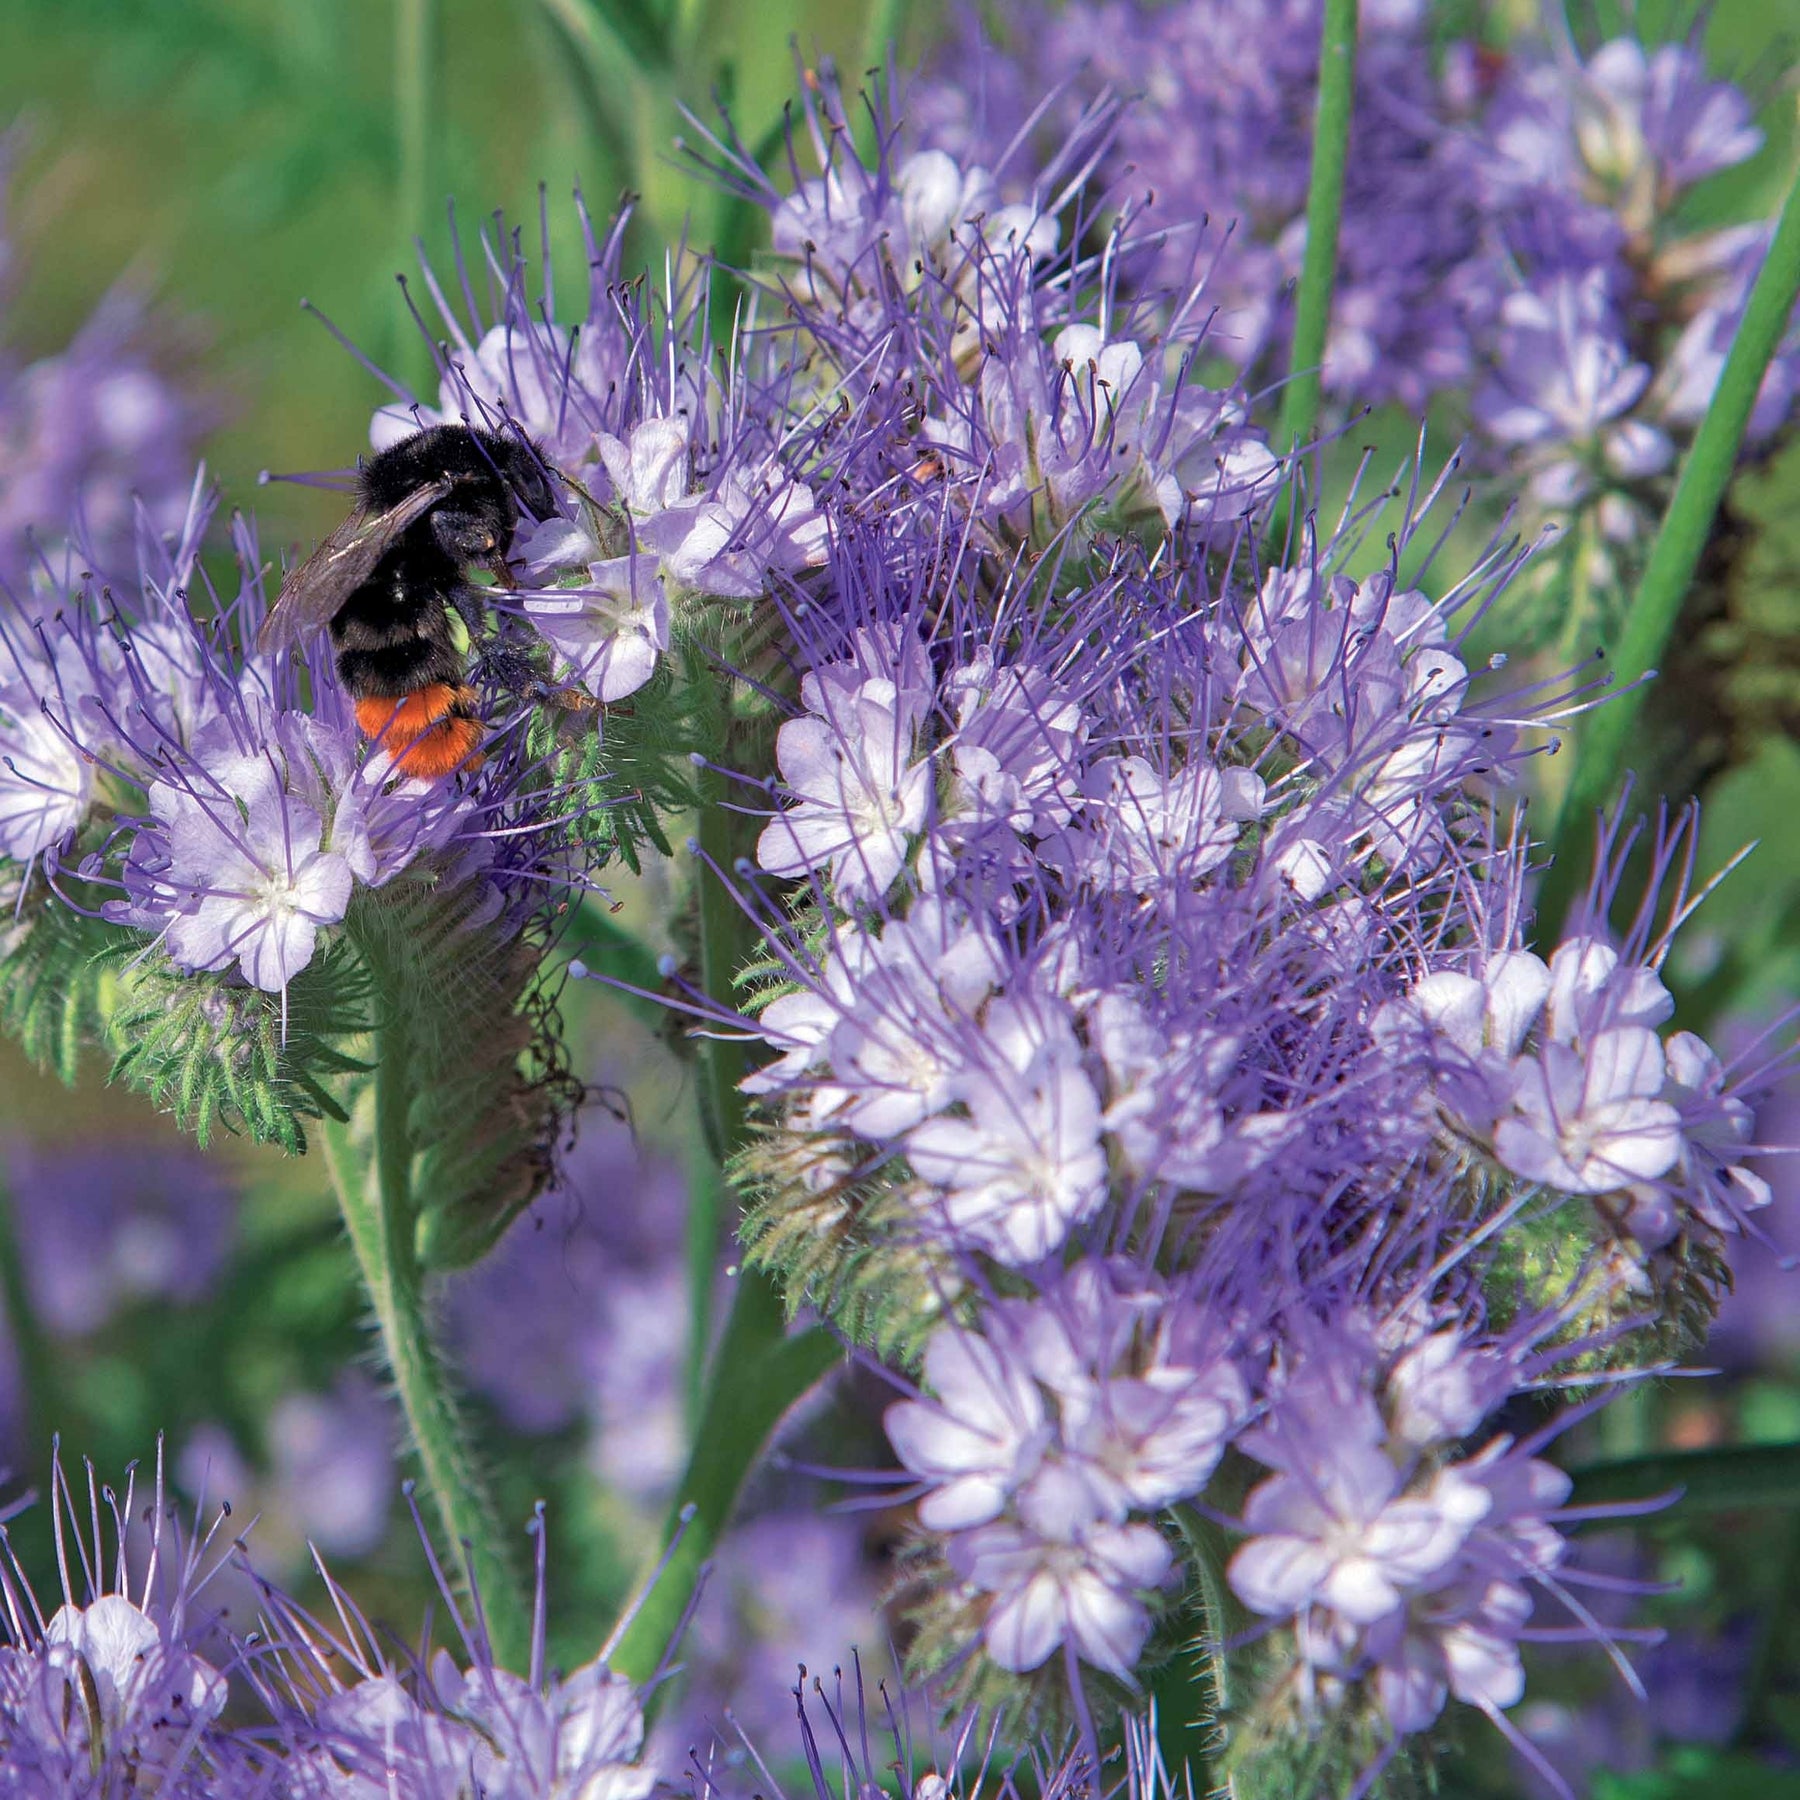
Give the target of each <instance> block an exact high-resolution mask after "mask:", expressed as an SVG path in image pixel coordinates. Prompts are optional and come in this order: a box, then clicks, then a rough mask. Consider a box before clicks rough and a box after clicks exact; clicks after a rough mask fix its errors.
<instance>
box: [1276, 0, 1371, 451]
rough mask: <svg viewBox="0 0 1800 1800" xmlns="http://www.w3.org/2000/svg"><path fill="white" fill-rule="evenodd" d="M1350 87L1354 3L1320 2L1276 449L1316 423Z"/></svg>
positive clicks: (1301, 437) (1299, 440) (1298, 441)
mask: <svg viewBox="0 0 1800 1800" xmlns="http://www.w3.org/2000/svg"><path fill="white" fill-rule="evenodd" d="M1355 82H1356V0H1325V24H1324V29H1323V31H1322V33H1321V34H1320V38H1319V103H1318V108H1317V110H1316V111H1315V113H1314V114H1313V151H1312V175H1311V179H1310V180H1309V182H1308V184H1307V190H1306V254H1305V256H1304V258H1303V259H1302V261H1301V264H1300V285H1299V287H1298V288H1297V289H1296V291H1295V295H1294V348H1293V355H1292V357H1291V359H1290V361H1289V364H1288V370H1289V373H1288V383H1287V387H1286V388H1285V389H1284V390H1283V393H1282V397H1281V443H1282V445H1283V446H1284V447H1285V448H1286V449H1288V450H1290V451H1291V450H1294V449H1296V448H1298V447H1299V446H1300V445H1302V444H1304V443H1305V442H1306V441H1307V440H1308V439H1310V438H1311V436H1312V434H1313V427H1314V425H1315V424H1316V423H1317V421H1318V416H1319V367H1320V364H1321V363H1323V362H1324V360H1325V329H1326V326H1327V325H1328V324H1329V323H1330V320H1331V288H1332V282H1333V280H1334V278H1335V277H1336V274H1337V249H1338V225H1339V222H1340V220H1341V219H1342V216H1343V210H1344V164H1345V162H1346V161H1347V160H1348V157H1349V149H1350V108H1351V101H1352V94H1353V90H1354V87H1355Z"/></svg>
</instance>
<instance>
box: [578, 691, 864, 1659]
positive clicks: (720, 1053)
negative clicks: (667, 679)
mask: <svg viewBox="0 0 1800 1800" xmlns="http://www.w3.org/2000/svg"><path fill="white" fill-rule="evenodd" d="M688 679H689V681H690V683H691V684H692V685H693V686H694V688H695V689H696V690H697V691H696V696H695V697H696V700H697V701H699V702H700V704H699V705H698V706H697V707H696V709H695V710H696V712H697V714H699V715H700V716H703V717H705V716H706V715H707V714H709V713H710V715H711V716H710V717H709V718H707V730H706V736H707V739H708V741H709V746H710V748H711V758H710V760H712V761H713V762H717V763H720V764H723V765H725V766H728V767H729V766H734V762H748V763H749V764H751V765H754V763H755V762H756V761H757V758H756V757H755V755H754V753H753V752H751V751H749V750H748V748H747V746H745V745H744V744H742V743H740V742H738V740H737V739H736V737H735V736H734V732H733V724H734V715H733V710H732V706H733V703H732V695H731V690H730V687H729V686H728V685H725V683H726V681H727V678H725V677H722V676H721V675H720V674H719V673H718V672H717V670H715V669H714V668H712V667H711V666H710V665H709V664H707V663H706V661H705V660H704V659H700V658H696V659H695V661H694V663H693V665H692V667H691V668H690V670H689V676H688ZM724 800H725V782H724V779H723V777H721V776H718V775H716V774H714V773H712V771H711V770H710V769H708V770H705V771H703V773H702V777H701V781H700V816H699V822H698V825H697V827H696V836H697V838H698V848H699V850H700V852H701V857H700V858H699V859H698V862H697V867H696V870H695V880H696V882H697V883H698V891H697V895H696V899H697V902H698V910H699V918H700V972H701V981H702V983H703V984H704V986H705V989H706V993H707V995H708V996H709V997H710V998H711V999H713V1000H715V1001H717V1002H718V1003H719V1004H721V1005H722V1006H726V1007H735V1006H736V1004H737V974H738V971H739V970H740V969H741V968H742V967H743V965H744V961H745V958H746V956H747V955H748V954H749V951H750V948H751V944H752V942H753V935H752V928H751V924H750V921H749V919H747V918H746V917H745V915H744V912H743V910H742V908H741V907H739V905H738V903H737V901H736V900H735V899H733V898H732V895H731V892H730V890H729V889H728V887H727V886H726V884H725V882H724V881H723V880H721V879H720V878H719V876H718V875H716V874H715V873H714V872H713V871H714V870H715V869H718V870H721V871H723V872H724V873H726V874H727V875H728V874H729V873H730V871H731V869H732V868H733V866H734V864H735V861H736V845H735V843H734V841H733V837H734V828H736V827H737V825H738V815H737V814H735V813H733V812H731V811H730V810H729V809H728V808H727V807H726V806H725V804H724ZM745 1051H746V1046H745V1045H744V1043H743V1042H742V1041H741V1040H739V1039H736V1038H731V1037H710V1038H707V1039H706V1040H704V1043H703V1046H702V1055H701V1069H702V1076H701V1081H702V1093H703V1098H704V1108H705V1113H706V1123H707V1136H708V1140H709V1146H710V1148H711V1150H712V1152H713V1155H714V1157H715V1158H716V1159H717V1163H718V1167H719V1171H720V1178H721V1179H720V1185H721V1188H722V1189H725V1191H729V1190H728V1188H725V1182H724V1176H725V1174H726V1172H728V1171H729V1169H730V1166H731V1159H732V1158H733V1156H735V1155H736V1153H737V1152H738V1151H739V1150H740V1149H741V1148H742V1147H743V1145H744V1142H745V1139H746V1135H747V1134H746V1111H745V1101H744V1096H743V1094H742V1092H741V1091H740V1090H739V1087H738V1083H739V1082H740V1081H741V1080H742V1079H743V1076H744V1073H745V1069H746V1067H747V1062H746V1054H745ZM703 1228H706V1227H703V1226H701V1225H696V1228H695V1230H696V1234H697V1233H698V1231H699V1230H701V1229H703ZM709 1229H710V1232H711V1233H714V1234H716V1232H717V1230H718V1221H717V1218H716V1215H715V1217H714V1219H713V1221H712V1222H711V1224H710V1228H709ZM716 1246H717V1239H716V1236H711V1237H710V1238H709V1241H708V1244H707V1245H706V1246H705V1248H706V1249H707V1250H708V1252H709V1254H708V1255H707V1256H706V1257H705V1258H704V1259H703V1257H702V1254H701V1252H702V1248H703V1246H702V1245H701V1243H700V1242H699V1240H698V1236H697V1235H696V1236H692V1237H690V1240H689V1257H690V1264H689V1266H690V1271H691V1273H692V1275H693V1277H694V1279H695V1281H696V1283H698V1282H699V1281H700V1280H701V1278H702V1277H704V1283H705V1291H704V1294H702V1292H701V1291H700V1289H699V1287H698V1286H697V1287H696V1290H695V1295H694V1310H693V1319H694V1327H693V1329H694V1333H695V1337H694V1340H693V1344H692V1350H693V1352H694V1353H695V1354H700V1353H703V1350H704V1345H703V1342H702V1340H701V1337H700V1333H701V1332H702V1331H707V1333H708V1335H710V1331H709V1327H710V1323H711V1312H710V1304H709V1301H710V1295H711V1288H712V1269H713V1265H712V1258H713V1257H714V1256H716V1254H717V1247H716ZM786 1332H787V1322H786V1318H785V1315H784V1313H783V1309H782V1304H781V1296H780V1294H779V1293H778V1292H777V1290H776V1287H775V1284H774V1283H773V1282H772V1281H771V1280H770V1279H769V1278H768V1277H767V1276H766V1275H764V1274H762V1273H761V1272H760V1271H757V1270H753V1269H741V1270H740V1271H739V1273H738V1276H737V1293H736V1295H735V1296H734V1298H733V1300H732V1306H731V1315H730V1317H729V1318H728V1319H727V1320H726V1321H725V1329H724V1332H723V1333H722V1335H721V1337H720V1341H719V1348H718V1352H717V1354H716V1355H715V1356H714V1357H713V1358H712V1362H711V1366H710V1369H709V1372H708V1376H707V1383H706V1389H705V1394H704V1397H703V1398H702V1400H701V1402H700V1405H699V1407H698V1423H697V1426H696V1429H695V1432H694V1441H693V1448H692V1450H691V1451H690V1453H689V1457H688V1466H687V1469H686V1471H685V1472H684V1473H683V1475H682V1478H681V1485H680V1487H679V1488H678V1489H677V1490H676V1494H675V1504H674V1506H673V1508H672V1509H671V1511H670V1514H669V1519H668V1522H667V1525H666V1527H665V1529H664V1532H663V1539H662V1542H663V1547H664V1549H665V1550H668V1551H669V1554H668V1559H667V1561H666V1562H665V1563H664V1564H663V1566H662V1567H661V1569H660V1571H659V1572H658V1573H657V1575H656V1577H655V1579H654V1580H653V1581H652V1582H651V1584H650V1586H649V1587H648V1589H647V1590H646V1591H645V1592H644V1593H643V1594H641V1595H640V1596H639V1599H638V1610H637V1612H636V1613H635V1615H634V1616H633V1617H632V1619H631V1621H630V1623H629V1624H628V1625H627V1626H626V1627H625V1628H624V1630H623V1631H622V1632H621V1633H620V1636H619V1640H618V1643H617V1644H616V1646H615V1647H614V1651H613V1654H612V1658H611V1661H612V1666H613V1668H615V1669H616V1670H618V1671H619V1672H620V1673H621V1674H623V1675H625V1676H627V1677H628V1678H629V1679H631V1680H632V1681H634V1682H643V1681H647V1680H648V1679H649V1678H650V1677H651V1676H652V1675H653V1674H654V1673H655V1672H656V1670H657V1668H658V1666H659V1665H660V1664H661V1663H662V1661H663V1659H664V1657H665V1656H666V1655H667V1654H668V1652H669V1648H670V1645H671V1642H672V1640H673V1638H674V1635H675V1633H676V1631H677V1630H678V1629H679V1627H680V1624H681V1621H682V1618H683V1616H684V1615H685V1614H686V1612H687V1609H688V1605H689V1603H690V1602H691V1600H692V1598H693V1595H694V1590H695V1587H696V1585H697V1583H698V1582H699V1579H700V1576H701V1572H702V1569H703V1567H704V1565H705V1563H706V1561H707V1559H708V1558H709V1557H710V1556H711V1555H712V1553H713V1551H714V1549H715V1548H716V1547H717V1545H718V1542H719V1538H720V1536H721V1534H722V1533H723V1532H724V1530H725V1526H726V1524H727V1522H728V1521H729V1519H730V1517H731V1509H732V1507H733V1506H734V1505H735V1504H736V1503H737V1497H738V1495H739V1493H740V1492H741V1491H742V1489H743V1486H744V1482H745V1480H746V1479H747V1478H748V1476H749V1474H750V1471H751V1469H752V1468H754V1467H755V1465H756V1462H757V1459H758V1458H759V1457H760V1456H761V1455H762V1453H763V1451H764V1450H765V1449H766V1448H767V1446H768V1443H769V1439H770V1437H771V1436H772V1435H773V1434H774V1431H775V1428H776V1426H777V1425H779V1424H780V1422H781V1419H782V1416H783V1415H784V1414H785V1413H786V1412H787V1410H788V1408H789V1407H790V1406H792V1405H793V1404H794V1402H795V1401H796V1400H798V1399H799V1398H800V1396H801V1395H802V1394H804V1393H805V1392H806V1391H807V1389H808V1388H810V1387H811V1386H812V1385H813V1384H814V1383H815V1382H816V1381H818V1380H819V1378H820V1377H821V1376H822V1375H824V1374H825V1372H826V1371H827V1370H828V1369H829V1368H831V1367H832V1365H833V1364H834V1363H836V1362H837V1361H838V1360H839V1358H840V1356H841V1355H842V1352H841V1350H840V1349H839V1347H838V1344H837V1342H836V1340H835V1339H833V1338H832V1337H831V1336H830V1334H829V1333H828V1332H825V1331H823V1330H820V1329H817V1328H814V1329H813V1330H810V1331H803V1332H801V1333H799V1334H798V1335H796V1336H793V1337H789V1336H787V1335H786ZM670 1546H673V1548H672V1549H670V1548H669V1547H670Z"/></svg>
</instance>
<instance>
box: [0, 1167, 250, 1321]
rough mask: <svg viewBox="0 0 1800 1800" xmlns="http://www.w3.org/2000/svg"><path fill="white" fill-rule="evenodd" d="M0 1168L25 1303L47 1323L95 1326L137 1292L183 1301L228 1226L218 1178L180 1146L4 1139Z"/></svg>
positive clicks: (219, 1248)
mask: <svg viewBox="0 0 1800 1800" xmlns="http://www.w3.org/2000/svg"><path fill="white" fill-rule="evenodd" d="M0 1169H3V1170H4V1183H5V1186H6V1188H7V1189H8V1199H9V1201H10V1204H11V1206H12V1208H13V1213H14V1218H15V1219H16V1221H17V1230H18V1235H19V1246H20V1252H21V1255H22V1256H23V1258H24V1263H25V1279H26V1284H27V1287H28V1290H29V1292H30V1296H31V1301H32V1305H33V1306H34V1307H35V1308H36V1310H37V1313H38V1315H39V1317H40V1319H41V1320H42V1322H43V1324H44V1325H45V1326H46V1327H47V1328H48V1329H49V1330H51V1331H53V1332H55V1333H58V1334H59V1335H63V1336H70V1337H76V1336H84V1335H86V1334H88V1333H90V1332H94V1331H98V1330H100V1329H101V1328H102V1327H103V1326H104V1325H106V1324H107V1322H108V1321H109V1320H110V1319H112V1318H113V1316H114V1315H115V1314H116V1313H118V1312H119V1311H121V1310H122V1309H124V1308H126V1307H130V1306H133V1305H137V1304H142V1303H146V1302H152V1303H160V1302H174V1303H175V1304H177V1305H191V1304H192V1303H193V1302H195V1301H196V1300H198V1299H200V1298H201V1297H202V1296H203V1295H204V1294H205V1293H206V1292H207V1290H208V1289H209V1288H210V1287H211V1285H212V1283H213V1281H214V1279H215V1278H216V1277H217V1275H218V1273H219V1271H220V1269H221V1267H222V1266H223V1264H224V1262H225V1258H226V1254H227V1252H228V1250H229V1248H230V1245H231V1240H232V1237H233V1235H234V1233H235V1228H236V1205H235V1196H234V1195H233V1192H232V1189H231V1185H230V1183H229V1182H228V1181H227V1180H226V1178H225V1176H224V1173H223V1172H222V1171H221V1169H220V1167H219V1165H218V1163H217V1162H215V1161H212V1160H209V1159H208V1158H206V1157H203V1156H201V1155H200V1154H199V1152H198V1151H195V1150H191V1149H187V1148H185V1147H177V1146H170V1145H162V1144H152V1143H143V1142H130V1141H121V1142H118V1143H115V1144H104V1143H102V1144H94V1143H91V1142H84V1143H82V1144H80V1145H52V1144H46V1143H32V1144H26V1143H22V1142H18V1141H15V1142H12V1143H9V1144H7V1145H6V1146H5V1149H4V1154H3V1155H0Z"/></svg>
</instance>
